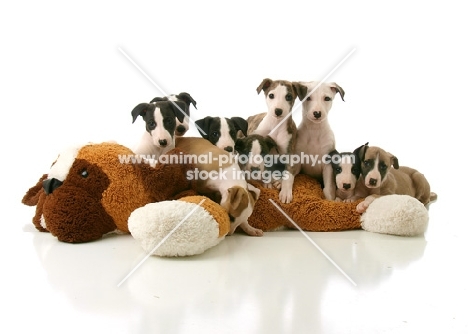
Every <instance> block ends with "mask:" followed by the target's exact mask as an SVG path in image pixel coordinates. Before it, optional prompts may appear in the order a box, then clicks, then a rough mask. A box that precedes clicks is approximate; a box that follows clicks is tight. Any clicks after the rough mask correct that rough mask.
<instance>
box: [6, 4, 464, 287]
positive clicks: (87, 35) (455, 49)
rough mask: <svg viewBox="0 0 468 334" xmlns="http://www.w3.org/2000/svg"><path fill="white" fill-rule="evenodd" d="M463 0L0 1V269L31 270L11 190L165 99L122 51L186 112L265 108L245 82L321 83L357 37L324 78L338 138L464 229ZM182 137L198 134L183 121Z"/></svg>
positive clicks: (17, 194) (127, 133)
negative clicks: (371, 149)
mask: <svg viewBox="0 0 468 334" xmlns="http://www.w3.org/2000/svg"><path fill="white" fill-rule="evenodd" d="M461 3H462V2H461V1H460V2H456V1H443V2H422V1H414V2H411V1H392V2H375V1H368V2H364V1H358V2H355V1H327V2H325V1H320V2H319V1H247V2H242V1H235V2H221V1H219V2H214V1H213V2H208V1H153V2H147V3H145V2H140V1H132V2H127V3H125V2H120V1H113V2H111V1H107V2H99V1H80V2H76V3H73V4H70V3H69V2H64V1H56V2H54V1H16V2H10V3H9V4H8V5H6V4H2V5H1V6H0V31H1V36H2V37H1V44H0V47H1V53H0V57H1V61H0V87H1V93H0V94H1V97H0V106H1V112H2V117H3V119H2V122H1V132H0V133H1V145H2V146H1V147H2V152H3V154H2V165H3V167H2V170H3V178H4V180H3V187H2V197H1V201H2V208H4V209H5V208H6V211H4V218H3V219H2V221H3V227H2V229H3V231H4V239H5V240H4V241H3V242H2V248H3V250H2V252H1V254H2V256H4V257H5V261H3V263H4V265H5V270H6V271H5V272H8V273H9V274H8V275H6V274H4V276H8V277H10V278H12V281H14V277H15V275H11V269H12V268H16V270H18V271H17V273H16V275H27V273H28V271H27V268H24V269H23V270H20V269H18V267H22V266H21V264H18V263H17V262H16V261H15V258H14V256H13V257H12V256H11V255H14V254H15V253H20V252H21V249H17V250H15V238H14V236H15V235H16V234H17V233H23V232H22V229H24V226H25V225H29V224H30V217H32V215H33V209H30V208H27V207H25V206H23V205H21V203H20V201H21V197H22V196H23V195H24V193H25V192H26V191H27V189H28V188H29V187H30V186H33V185H34V184H35V183H36V181H37V180H38V179H39V177H40V176H41V175H42V174H43V173H47V171H48V167H49V166H50V164H51V163H52V161H53V160H54V159H55V157H56V156H57V154H58V153H59V152H60V151H61V150H62V149H63V148H64V147H67V146H68V145H70V144H74V143H77V142H83V143H84V142H88V141H94V142H95V141H102V140H116V141H118V142H120V143H122V144H124V145H128V146H131V145H134V144H135V143H136V141H138V139H139V137H140V135H141V133H142V131H143V130H144V125H143V122H142V121H141V120H138V121H137V122H135V124H132V122H131V116H130V112H131V110H132V109H133V107H134V106H136V105H137V104H139V103H141V102H148V101H150V100H151V99H152V98H153V97H155V96H163V95H164V94H163V93H162V92H160V91H158V89H157V88H156V87H154V86H153V85H152V84H151V82H150V81H149V80H148V79H147V78H146V77H145V76H144V75H143V74H142V73H141V72H139V71H138V70H137V69H136V68H135V66H134V65H133V64H131V63H130V62H129V60H128V59H127V58H126V57H125V56H124V55H123V54H122V52H121V51H119V48H121V50H123V51H125V52H126V53H127V54H128V55H129V56H130V57H131V58H132V59H133V60H134V61H135V62H136V63H137V64H138V65H139V66H141V68H142V69H143V70H144V71H145V72H146V73H147V75H148V76H149V77H150V78H151V79H152V80H154V82H156V83H157V84H158V85H159V86H160V87H161V88H162V89H163V90H164V91H165V93H168V94H169V93H179V92H182V91H185V92H189V93H190V94H191V95H192V97H193V98H194V99H195V100H196V101H197V107H198V110H195V109H193V108H192V109H191V110H192V115H193V117H194V119H198V118H202V117H205V116H207V115H212V116H213V115H223V116H229V117H231V116H244V117H247V116H249V115H251V114H255V113H258V112H262V111H264V108H265V102H264V98H263V95H262V94H261V95H257V93H256V88H257V86H258V84H259V83H260V82H261V81H262V80H263V78H266V77H269V78H272V79H286V80H291V81H296V80H300V81H311V80H322V78H324V77H325V76H326V75H328V74H329V72H330V71H331V70H332V69H333V68H334V67H335V66H336V65H337V64H338V63H339V62H340V61H341V60H342V59H343V58H344V57H345V56H346V55H347V54H348V53H350V52H351V51H352V50H354V49H355V51H354V52H353V53H352V55H351V56H350V57H349V58H348V59H347V60H346V61H345V62H344V63H343V64H342V66H340V67H339V68H338V69H337V70H336V71H335V72H334V73H333V74H332V75H331V76H330V78H329V80H328V81H335V82H336V83H338V84H339V85H340V86H342V87H343V88H344V90H345V92H346V94H345V102H343V101H341V99H339V97H337V98H336V99H335V102H334V106H333V109H332V111H331V115H330V123H331V126H332V128H333V129H334V132H335V136H336V139H337V149H338V150H343V151H344V150H352V149H354V148H356V147H357V146H359V145H361V144H363V143H364V142H367V141H369V142H370V144H371V145H378V146H381V147H383V148H384V149H386V150H388V151H390V152H392V153H393V154H395V155H396V156H397V157H398V158H399V161H400V164H401V165H409V166H412V167H414V168H417V169H419V170H420V171H422V172H423V173H424V174H425V175H426V176H427V178H428V179H429V181H430V183H431V185H432V187H433V190H434V191H436V192H437V193H438V194H439V201H438V202H437V203H435V204H434V205H435V206H437V205H439V206H443V207H444V208H446V214H445V213H444V216H441V218H442V219H439V220H437V221H433V220H431V224H439V225H443V224H446V225H447V229H450V230H451V231H453V233H457V232H459V231H461V230H466V225H467V222H466V218H465V213H464V210H463V206H464V205H465V202H466V201H465V198H466V197H465V195H464V194H465V193H466V191H465V190H464V188H465V187H466V185H465V183H466V180H465V178H464V175H466V168H467V166H466V149H465V147H464V145H465V143H466V132H467V130H466V121H465V117H466V114H467V112H468V110H467V103H466V97H465V95H466V83H465V81H466V79H467V78H468V71H467V60H468V51H467V47H466V35H465V34H466V31H468V27H467V24H466V22H467V18H466V11H465V10H464V6H461V5H460V4H461ZM296 103H298V101H297V102H296ZM294 119H295V120H296V121H297V122H299V121H300V109H299V110H298V111H297V112H296V114H295V116H294ZM190 133H191V134H195V135H198V134H197V133H196V132H195V129H194V127H192V129H191V132H190ZM17 217H20V218H21V219H20V220H19V221H18V218H17ZM23 217H26V218H27V220H24V219H23ZM6 258H8V259H9V260H6ZM447 260H448V261H449V259H447ZM2 284H3V283H2Z"/></svg>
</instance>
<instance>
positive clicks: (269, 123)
mask: <svg viewBox="0 0 468 334" xmlns="http://www.w3.org/2000/svg"><path fill="white" fill-rule="evenodd" d="M261 91H263V92H264V93H265V99H266V104H267V108H268V110H267V112H265V113H261V114H257V115H254V116H251V117H249V118H247V123H248V124H249V127H248V129H247V134H248V135H249V134H259V135H262V136H267V135H268V136H270V137H271V138H273V140H274V141H275V142H276V145H277V147H278V152H279V154H280V155H288V156H290V155H292V154H293V153H294V151H295V144H296V131H297V129H296V124H295V123H294V121H293V119H292V117H291V111H292V108H293V106H294V101H295V100H296V97H297V96H298V94H301V95H302V94H303V95H305V94H306V92H307V88H306V87H305V86H303V85H301V84H300V83H297V82H289V81H286V80H271V79H268V78H266V79H264V80H263V81H262V82H261V83H260V85H259V86H258V87H257V93H258V94H260V92H261ZM288 160H289V162H290V163H288V164H287V165H286V174H285V177H284V178H283V180H282V182H281V191H280V193H279V199H280V201H281V202H283V203H290V202H291V201H292V197H293V196H292V186H293V183H294V176H295V175H296V174H297V172H298V171H299V166H295V165H294V164H293V163H292V159H290V158H288Z"/></svg>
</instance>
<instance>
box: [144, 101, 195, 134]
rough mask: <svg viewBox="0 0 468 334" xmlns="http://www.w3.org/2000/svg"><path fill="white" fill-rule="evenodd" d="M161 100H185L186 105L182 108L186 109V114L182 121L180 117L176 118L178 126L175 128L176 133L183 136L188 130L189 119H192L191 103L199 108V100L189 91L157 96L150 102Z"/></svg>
mask: <svg viewBox="0 0 468 334" xmlns="http://www.w3.org/2000/svg"><path fill="white" fill-rule="evenodd" d="M159 101H174V102H175V101H179V102H184V103H185V107H184V108H182V107H181V108H182V110H183V111H184V113H185V115H184V118H183V120H182V121H180V120H179V119H178V118H177V119H176V128H175V135H176V136H179V137H180V136H183V135H184V134H185V133H186V132H187V130H188V129H189V121H190V104H192V105H193V106H194V108H195V109H197V102H196V101H195V100H194V99H193V98H192V97H191V96H190V94H189V93H185V92H182V93H179V94H177V95H176V94H171V95H169V96H165V97H155V98H154V99H152V100H151V102H150V103H153V102H159Z"/></svg>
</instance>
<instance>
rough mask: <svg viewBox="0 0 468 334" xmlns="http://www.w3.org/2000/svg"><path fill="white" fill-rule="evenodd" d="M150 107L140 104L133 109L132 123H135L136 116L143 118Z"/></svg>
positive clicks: (147, 104) (146, 104)
mask: <svg viewBox="0 0 468 334" xmlns="http://www.w3.org/2000/svg"><path fill="white" fill-rule="evenodd" d="M150 106H151V105H150V104H149V103H140V104H139V105H137V106H136V107H135V108H133V110H132V117H133V121H132V123H135V120H136V119H137V117H138V116H141V117H144V116H145V114H146V112H147V111H148V108H149V107H150Z"/></svg>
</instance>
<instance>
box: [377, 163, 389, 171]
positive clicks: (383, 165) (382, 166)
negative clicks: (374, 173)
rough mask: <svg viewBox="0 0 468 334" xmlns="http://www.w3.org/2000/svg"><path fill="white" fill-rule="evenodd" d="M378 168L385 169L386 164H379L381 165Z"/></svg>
mask: <svg viewBox="0 0 468 334" xmlns="http://www.w3.org/2000/svg"><path fill="white" fill-rule="evenodd" d="M379 169H380V170H386V169H387V165H385V164H381V165H380V166H379Z"/></svg>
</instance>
